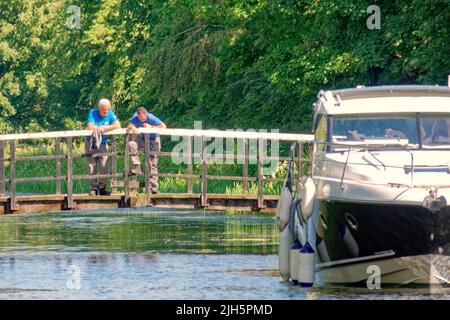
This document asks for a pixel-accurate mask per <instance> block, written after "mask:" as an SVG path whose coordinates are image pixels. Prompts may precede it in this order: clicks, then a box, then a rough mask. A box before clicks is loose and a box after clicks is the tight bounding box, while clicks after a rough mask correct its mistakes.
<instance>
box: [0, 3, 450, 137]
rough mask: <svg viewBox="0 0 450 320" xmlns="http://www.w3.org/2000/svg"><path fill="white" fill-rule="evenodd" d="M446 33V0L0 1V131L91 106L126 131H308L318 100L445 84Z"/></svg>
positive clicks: (53, 122) (68, 124)
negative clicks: (147, 122)
mask: <svg viewBox="0 0 450 320" xmlns="http://www.w3.org/2000/svg"><path fill="white" fill-rule="evenodd" d="M374 4H375V5H378V6H379V7H380V9H381V28H380V29H373V30H371V29H369V28H368V27H367V25H366V21H367V19H368V18H369V17H370V16H371V13H367V8H368V7H369V6H370V5H374ZM71 5H75V6H78V7H79V8H80V12H81V15H80V27H79V28H77V27H75V28H73V24H72V25H69V26H70V27H71V28H69V27H68V25H67V23H68V21H72V22H73V21H74V20H73V15H74V12H73V11H70V9H69V6H71ZM449 23H450V1H449V0H399V1H375V0H374V1H369V0H359V1H348V0H285V1H273V0H245V1H244V0H89V1H88V0H84V1H81V0H50V1H48V0H28V1H23V0H0V132H2V133H4V132H19V131H29V130H32V131H36V130H53V129H62V128H82V127H83V126H84V124H83V122H84V121H85V118H86V115H87V113H88V110H89V109H91V108H92V107H94V106H95V105H96V102H97V101H98V100H99V99H100V98H101V97H107V98H110V99H111V100H112V102H113V108H114V109H115V110H116V112H117V113H118V115H119V117H120V118H121V120H122V121H123V122H124V123H125V124H126V122H127V120H128V119H129V118H130V116H131V115H132V114H133V112H134V109H135V108H136V107H137V106H139V105H146V106H148V107H149V108H150V109H151V110H152V111H153V112H154V113H155V114H157V115H158V116H160V117H161V118H162V119H163V120H164V121H165V122H166V123H167V124H168V125H169V126H171V127H186V128H192V127H193V122H194V120H201V121H203V127H208V128H209V127H215V128H221V129H225V128H244V129H246V128H266V129H275V128H277V129H280V130H282V131H293V132H299V131H307V130H308V129H309V127H310V122H311V108H310V106H311V104H312V102H313V101H314V99H315V95H316V93H317V92H318V90H320V89H328V88H340V87H347V86H354V85H356V84H365V85H376V84H413V83H424V84H446V81H447V74H449V73H450V46H449V43H450V28H449Z"/></svg>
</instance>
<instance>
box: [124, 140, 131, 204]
mask: <svg viewBox="0 0 450 320" xmlns="http://www.w3.org/2000/svg"><path fill="white" fill-rule="evenodd" d="M129 141H130V134H129V133H128V132H127V133H125V152H124V159H123V163H124V165H123V171H124V173H123V174H124V180H123V186H124V189H125V195H124V202H125V203H124V205H125V206H128V205H129V203H128V201H129V200H130V177H129V171H130V152H129V151H128V142H129Z"/></svg>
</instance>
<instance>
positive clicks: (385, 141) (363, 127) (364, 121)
mask: <svg viewBox="0 0 450 320" xmlns="http://www.w3.org/2000/svg"><path fill="white" fill-rule="evenodd" d="M332 143H333V144H349V145H358V144H364V145H367V144H374V145H389V146H397V145H398V146H410V147H418V135H417V120H416V115H415V114H411V116H398V117H370V118H369V117H367V116H353V117H336V116H335V117H333V127H332Z"/></svg>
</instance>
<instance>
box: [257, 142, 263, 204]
mask: <svg viewBox="0 0 450 320" xmlns="http://www.w3.org/2000/svg"><path fill="white" fill-rule="evenodd" d="M263 147H264V140H263V139H258V209H263V208H264V193H263V179H264V175H263V155H264V153H263V152H264V148H263Z"/></svg>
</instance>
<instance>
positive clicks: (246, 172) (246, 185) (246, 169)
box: [242, 139, 249, 194]
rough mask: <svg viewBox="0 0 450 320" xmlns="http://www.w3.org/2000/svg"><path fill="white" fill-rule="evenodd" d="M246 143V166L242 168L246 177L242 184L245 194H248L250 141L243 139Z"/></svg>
mask: <svg viewBox="0 0 450 320" xmlns="http://www.w3.org/2000/svg"><path fill="white" fill-rule="evenodd" d="M243 141H244V164H243V167H242V173H243V174H242V175H243V176H244V181H243V183H242V189H243V192H244V194H248V180H247V179H248V154H249V152H248V139H243Z"/></svg>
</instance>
